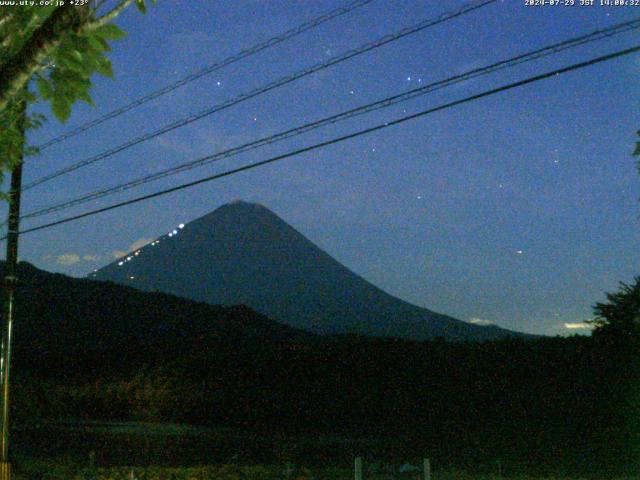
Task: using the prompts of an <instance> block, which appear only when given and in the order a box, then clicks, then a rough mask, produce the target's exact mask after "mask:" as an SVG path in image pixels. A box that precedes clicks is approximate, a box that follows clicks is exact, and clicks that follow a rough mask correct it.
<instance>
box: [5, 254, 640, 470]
mask: <svg viewBox="0 0 640 480" xmlns="http://www.w3.org/2000/svg"><path fill="white" fill-rule="evenodd" d="M22 270H24V271H23V272H22V278H24V284H23V286H22V287H21V295H20V297H19V298H20V301H19V303H18V308H17V311H18V318H17V321H16V329H15V332H16V334H15V339H16V354H15V356H14V359H15V372H16V377H15V378H16V388H15V392H16V393H15V401H14V404H13V406H14V411H15V416H16V419H17V422H18V424H20V422H22V423H23V424H28V423H29V422H35V421H40V420H42V419H45V418H58V417H83V418H93V419H118V420H126V419H133V420H153V421H166V422H188V423H194V424H200V425H212V426H228V427H243V428H245V429H252V430H254V431H256V432H274V431H277V432H280V433H283V434H286V433H287V432H290V433H292V434H299V433H305V434H318V435H323V434H325V435H326V434H338V435H343V436H345V437H351V436H358V437H367V438H374V439H378V441H376V442H373V443H372V444H371V445H370V446H369V447H367V448H368V451H367V452H348V453H349V454H352V453H360V454H363V453H364V454H369V455H373V454H379V455H383V454H385V455H397V456H399V457H401V456H404V457H414V456H421V455H425V454H428V455H429V456H430V457H431V458H433V459H434V460H435V461H437V462H438V464H440V465H452V466H457V467H466V468H474V467H477V466H482V465H489V464H490V463H493V462H496V461H497V460H498V459H499V460H500V461H501V462H502V464H503V465H504V466H505V468H506V469H512V471H527V472H528V473H538V472H539V473H557V472H561V471H562V472H565V473H581V474H588V473H592V474H594V475H603V474H605V472H606V474H608V475H610V474H612V473H613V472H620V473H624V472H628V471H631V470H632V469H634V468H638V466H640V465H639V464H638V458H639V454H640V451H639V450H638V447H639V446H640V436H639V435H638V426H639V425H640V424H639V423H638V409H639V407H638V405H639V404H640V371H639V368H638V366H639V365H640V363H639V361H638V359H639V357H638V354H639V353H640V351H639V349H638V345H637V343H634V341H632V340H629V339H620V338H618V337H615V336H606V335H602V336H598V337H596V338H591V337H571V338H538V339H534V340H521V339H512V340H502V341H495V342H487V343H447V342H445V341H432V342H421V343H417V342H408V341H400V340H391V339H371V338H362V337H355V336H342V337H327V338H321V337H317V336H313V335H308V334H305V333H303V332H299V331H297V330H294V329H291V328H289V327H286V326H282V325H279V324H277V323H275V322H271V321H269V320H268V319H266V318H265V317H262V316H260V315H258V314H255V313H254V312H252V311H251V310H249V309H246V308H242V307H233V308H222V307H213V306H208V305H205V304H198V303H194V302H189V301H186V300H182V299H179V298H177V297H172V296H169V295H164V294H159V293H158V294H153V293H151V294H150V293H142V292H138V291H135V290H133V289H130V288H126V287H121V286H116V285H113V284H108V283H98V282H90V281H87V280H78V279H71V278H69V277H64V276H61V275H51V274H48V273H45V272H41V271H38V270H36V269H34V268H32V267H30V266H28V265H23V268H22ZM309 448H312V447H309ZM302 453H304V452H302ZM343 453H344V452H343ZM315 454H316V456H317V455H318V452H317V451H316V452H315ZM326 455H327V458H326V459H324V460H326V462H328V463H330V462H331V461H332V458H329V457H330V456H331V454H330V452H327V454H326ZM303 456H304V455H303Z"/></svg>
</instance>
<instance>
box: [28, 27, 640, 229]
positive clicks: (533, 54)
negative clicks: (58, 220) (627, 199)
mask: <svg viewBox="0 0 640 480" xmlns="http://www.w3.org/2000/svg"><path fill="white" fill-rule="evenodd" d="M638 28H640V17H639V18H636V19H635V20H631V21H628V22H624V23H620V24H617V25H613V26H611V27H609V28H606V29H602V30H596V31H594V32H591V33H588V34H586V35H582V36H580V37H576V38H572V39H569V40H565V41H562V42H560V43H555V44H553V45H548V46H545V47H543V48H539V49H536V50H533V51H530V52H527V53H525V54H521V55H518V56H516V57H512V58H509V59H507V60H502V61H499V62H496V63H493V64H490V65H488V66H484V67H480V68H475V69H472V70H469V71H467V72H465V73H462V74H459V75H456V76H453V77H449V78H447V79H445V80H440V81H437V82H433V83H431V84H428V85H424V86H422V87H418V88H415V89H412V90H408V91H406V92H403V93H401V94H398V95H394V96H391V97H387V98H385V99H382V100H378V101H376V102H373V103H369V104H367V105H363V106H360V107H357V108H353V109H350V110H347V111H345V112H342V113H339V114H335V115H332V116H329V117H325V118H322V119H320V120H316V121H314V122H310V123H306V124H304V125H301V126H298V127H295V128H292V129H289V130H286V131H284V132H280V133H277V134H273V135H270V136H267V137H263V138H261V139H258V140H255V141H252V142H248V143H245V144H243V145H239V146H236V147H233V148H230V149H228V150H224V151H221V152H218V153H215V154H214V155H208V156H206V157H204V158H199V159H196V160H193V161H190V162H186V163H183V164H181V165H178V166H176V167H172V168H168V169H165V170H162V171H160V172H156V173H152V174H150V175H146V176H143V177H140V178H137V179H135V180H132V181H129V182H126V183H121V184H118V185H115V186H111V187H108V188H105V189H102V190H97V191H94V192H91V193H88V194H85V195H82V196H80V197H77V198H74V199H71V200H66V201H64V202H61V203H58V204H55V205H52V206H49V207H43V208H40V209H38V210H35V211H31V212H28V213H26V214H25V215H23V216H22V217H21V218H22V219H27V218H33V217H38V216H42V215H46V214H49V213H54V212H58V211H62V210H66V209H68V208H71V207H74V206H78V205H82V204H84V203H87V202H90V201H92V200H97V199H99V198H103V197H106V196H109V195H113V194H116V193H120V192H124V191H126V190H129V189H132V188H135V187H138V186H141V185H144V184H147V183H150V182H152V181H155V180H159V179H161V178H165V177H168V176H170V175H175V174H177V173H181V172H185V171H187V170H191V169H193V168H196V167H200V166H203V165H206V164H209V163H213V162H215V161H218V160H222V159H225V158H229V157H232V156H235V155H238V154H240V153H244V152H247V151H250V150H255V149H257V148H259V147H262V146H264V145H269V144H272V143H275V142H278V141H281V140H284V139H287V138H291V137H294V136H298V135H301V134H303V133H307V132H309V131H311V130H315V129H317V128H320V127H322V126H325V125H329V124H334V123H337V122H339V121H342V120H346V119H348V118H353V117H356V116H359V115H363V114H366V113H370V112H372V111H376V110H380V109H382V108H387V107H390V106H392V105H395V104H397V103H400V102H404V101H407V100H410V99H413V98H416V97H418V96H421V95H425V94H427V93H430V92H433V91H435V90H439V89H441V88H445V87H448V86H451V85H454V84H457V83H460V82H463V81H467V80H469V79H472V78H476V77H479V76H481V75H487V74H489V73H493V72H496V71H499V70H503V69H506V68H511V67H514V66H517V65H520V64H523V63H526V62H530V61H533V60H537V59H539V58H542V57H546V56H549V55H553V54H556V53H559V52H562V51H564V50H568V49H570V48H575V47H578V46H581V45H585V44H587V43H590V42H594V41H598V40H602V39H603V38H609V37H612V36H614V35H619V34H622V33H626V32H628V31H631V30H634V29H638Z"/></svg>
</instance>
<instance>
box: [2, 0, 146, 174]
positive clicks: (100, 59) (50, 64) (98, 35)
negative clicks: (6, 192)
mask: <svg viewBox="0 0 640 480" xmlns="http://www.w3.org/2000/svg"><path fill="white" fill-rule="evenodd" d="M152 1H154V2H155V0H152ZM131 2H132V0H122V1H121V2H120V3H119V4H118V5H117V6H116V7H115V8H114V9H113V10H111V11H110V12H108V13H107V14H106V15H104V16H102V17H98V15H97V12H96V11H95V10H93V9H91V8H90V7H89V6H84V7H69V5H67V6H20V7H19V8H15V9H12V10H11V11H10V12H3V13H2V14H0V78H2V77H4V80H5V82H6V83H8V84H12V85H13V86H16V85H18V86H20V85H22V87H21V88H19V89H17V90H16V91H17V92H18V93H16V94H14V95H12V96H11V97H10V98H8V99H7V103H6V106H5V107H4V108H0V180H1V175H2V172H4V171H7V170H10V169H11V168H12V167H13V166H14V165H15V164H16V162H18V161H20V159H21V158H22V155H23V153H24V154H26V155H32V154H34V153H36V150H35V149H33V148H31V149H27V150H26V151H24V152H23V148H24V132H25V131H26V130H29V129H32V128H37V127H38V126H39V125H40V124H41V123H42V121H43V120H44V117H43V116H41V115H37V114H33V113H30V112H29V110H28V109H27V113H26V118H23V117H25V115H24V114H23V112H24V111H25V110H24V107H23V106H24V104H33V103H35V102H36V101H38V100H43V101H45V102H48V103H49V104H50V105H51V109H52V112H53V114H54V116H55V117H56V118H57V119H58V120H60V121H63V122H64V121H66V120H67V119H68V118H69V116H70V115H71V108H72V106H73V104H74V103H75V102H77V101H78V100H81V101H83V102H86V103H88V104H90V105H93V101H92V99H91V96H90V94H89V92H90V90H91V87H92V82H91V78H92V76H93V75H94V74H95V73H98V74H101V75H104V76H107V77H112V76H113V69H112V65H111V62H110V61H109V59H108V58H107V53H108V52H109V51H111V46H110V42H112V41H114V40H119V39H121V38H123V37H124V36H125V35H126V34H125V32H123V31H122V30H121V29H120V28H119V27H117V26H116V25H114V24H112V23H109V22H110V21H111V20H112V19H113V18H115V17H116V16H117V14H119V13H120V11H121V10H122V9H123V8H125V7H126V6H128V4H129V3H131ZM51 3H53V2H51ZM67 3H68V2H67ZM136 5H137V7H138V9H139V10H140V11H142V12H144V11H146V8H145V2H144V0H136ZM65 8H66V9H67V10H68V12H70V13H68V14H67V17H64V16H63V15H58V17H59V18H60V19H61V20H60V21H59V22H58V24H55V22H54V20H55V19H57V18H58V17H55V15H56V14H57V13H60V12H61V11H62V10H63V9H65ZM73 16H76V17H78V18H75V20H74V21H75V23H71V22H69V25H66V24H65V22H64V21H65V19H66V18H70V17H73ZM56 28H57V30H56ZM36 40H37V41H36ZM34 45H36V46H37V48H39V51H35V52H34V51H33V50H34V48H36V47H34ZM27 57H29V58H33V59H35V60H34V61H36V65H35V67H34V68H31V69H29V68H28V63H27V64H26V66H25V63H26V62H24V61H22V62H21V60H24V59H25V58H27ZM16 65H20V66H21V67H22V68H21V69H20V68H18V67H16ZM29 77H30V79H31V80H34V82H32V83H29ZM34 85H35V88H34Z"/></svg>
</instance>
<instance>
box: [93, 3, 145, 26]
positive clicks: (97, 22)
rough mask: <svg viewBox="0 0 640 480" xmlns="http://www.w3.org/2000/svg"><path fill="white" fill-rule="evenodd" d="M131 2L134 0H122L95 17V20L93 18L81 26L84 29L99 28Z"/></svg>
mask: <svg viewBox="0 0 640 480" xmlns="http://www.w3.org/2000/svg"><path fill="white" fill-rule="evenodd" d="M133 2H134V0H123V1H122V2H120V3H119V4H118V5H117V6H115V7H113V9H111V10H110V11H109V12H107V13H105V14H104V15H103V16H101V17H100V18H98V19H96V20H94V21H92V22H89V23H87V24H86V25H85V26H84V27H83V30H85V31H89V30H95V29H96V28H99V27H102V26H103V25H106V24H107V23H109V22H111V21H112V20H114V19H115V18H116V17H117V16H118V15H120V14H121V13H122V12H123V11H124V10H125V9H126V8H127V7H128V6H129V5H131V4H132V3H133Z"/></svg>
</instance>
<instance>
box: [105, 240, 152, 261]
mask: <svg viewBox="0 0 640 480" xmlns="http://www.w3.org/2000/svg"><path fill="white" fill-rule="evenodd" d="M151 242H153V238H139V239H138V240H136V241H135V242H133V243H132V244H131V245H130V246H129V248H127V250H126V251H125V250H114V251H113V252H111V254H112V255H113V258H120V257H124V256H125V255H127V254H128V253H131V252H135V251H136V250H139V249H141V248H142V247H144V246H145V245H147V244H148V243H151Z"/></svg>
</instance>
